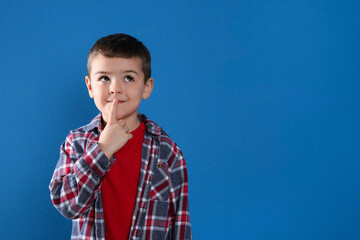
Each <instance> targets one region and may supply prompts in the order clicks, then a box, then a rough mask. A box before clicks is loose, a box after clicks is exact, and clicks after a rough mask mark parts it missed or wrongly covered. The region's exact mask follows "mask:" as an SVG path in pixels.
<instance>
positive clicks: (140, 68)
mask: <svg viewBox="0 0 360 240" xmlns="http://www.w3.org/2000/svg"><path fill="white" fill-rule="evenodd" d="M150 74H151V70H150V54H149V51H148V50H147V49H146V47H145V46H144V45H143V44H142V43H141V42H139V41H138V40H136V39H135V38H133V37H131V36H129V35H125V34H114V35H110V36H107V37H103V38H101V39H99V40H98V41H97V42H96V43H95V45H94V46H93V47H92V48H91V50H90V53H89V57H88V75H87V76H86V77H85V81H86V86H87V88H88V91H89V95H90V97H91V98H94V102H95V105H96V107H97V108H98V109H99V110H100V111H101V113H102V117H103V120H104V122H105V124H106V123H107V122H108V119H109V116H110V110H111V105H112V103H113V102H114V101H116V102H117V106H116V109H115V110H114V114H115V117H116V119H117V120H120V119H123V120H125V121H126V124H127V125H128V126H129V128H130V129H131V126H136V125H137V123H138V119H137V113H138V108H139V105H140V103H141V100H142V99H147V98H148V97H149V96H150V94H151V92H152V89H153V86H154V80H153V79H152V78H151V77H150Z"/></svg>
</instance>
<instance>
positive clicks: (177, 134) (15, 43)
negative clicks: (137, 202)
mask: <svg viewBox="0 0 360 240" xmlns="http://www.w3.org/2000/svg"><path fill="white" fill-rule="evenodd" d="M59 2H62V3H59ZM93 2H95V1H83V0H80V1H52V3H50V1H1V3H0V49H1V58H0V69H1V73H0V79H1V88H0V89H1V94H0V103H1V104H0V107H1V115H0V124H1V133H2V137H1V138H0V146H1V151H0V161H1V168H0V179H1V184H0V192H1V198H0V212H1V214H0V228H1V230H0V238H1V239H11V240H13V239H69V236H70V230H71V222H70V221H69V220H67V219H65V218H63V217H62V216H61V215H60V214H59V213H58V212H57V211H56V210H55V208H54V207H53V206H52V204H51V201H50V197H49V190H48V184H49V181H50V178H51V175H52V172H53V170H54V168H55V165H56V162H57V160H58V153H59V146H60V144H61V143H62V141H63V140H64V139H65V137H66V135H67V134H68V132H69V130H70V129H74V128H76V127H79V126H81V125H84V124H85V123H87V122H89V121H90V120H91V119H92V118H93V117H94V116H95V115H96V114H97V109H96V108H95V106H94V104H93V102H92V100H91V99H90V98H89V97H88V94H87V91H86V87H85V80H84V76H85V75H86V57H87V54H88V51H89V49H90V47H91V46H92V45H93V44H94V43H95V41H96V40H97V39H98V38H100V37H102V36H105V35H108V34H111V33H116V32H125V33H129V34H131V35H134V36H135V37H137V38H139V39H140V40H142V41H143V42H144V43H145V45H147V46H148V48H149V49H150V52H151V53H152V57H153V64H152V67H153V77H154V79H155V89H154V92H153V94H152V96H151V97H150V99H148V100H147V101H146V102H144V103H143V105H142V107H141V111H142V112H143V113H145V114H146V115H148V116H149V117H150V118H151V119H153V120H154V121H156V122H157V123H159V124H160V125H162V126H163V127H164V129H165V130H166V131H167V132H168V133H169V135H170V136H172V137H173V138H174V139H175V141H176V142H177V143H178V144H179V146H180V147H181V149H182V150H183V152H184V154H185V158H186V160H187V166H188V170H189V181H190V189H189V191H190V201H191V202H190V211H191V218H192V225H193V235H194V238H195V239H245V240H260V239H295V240H297V239H299V240H300V239H326V240H329V239H330V240H331V239H360V227H359V226H360V204H359V203H360V175H359V170H360V143H359V142H360V141H359V140H360V139H359V136H360V127H359V122H360V114H359V110H360V95H359V93H360V67H359V60H360V44H359V42H360V26H359V23H360V14H359V13H360V11H359V9H360V3H359V2H358V1H340V0H339V1H331V0H328V1H325V0H324V1H321V0H319V1H309V0H303V1H280V0H279V1H252V0H243V1H235V0H234V1H221V2H220V1H218V2H212V3H210V2H208V1H177V2H176V3H174V2H175V1H174V2H172V3H169V1H136V3H131V4H130V3H129V2H130V1H96V3H93Z"/></svg>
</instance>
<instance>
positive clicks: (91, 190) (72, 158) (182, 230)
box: [49, 114, 192, 240]
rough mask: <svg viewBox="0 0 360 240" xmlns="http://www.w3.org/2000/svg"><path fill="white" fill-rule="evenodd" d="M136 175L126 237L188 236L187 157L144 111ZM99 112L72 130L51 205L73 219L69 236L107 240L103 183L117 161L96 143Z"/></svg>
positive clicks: (52, 189)
mask: <svg viewBox="0 0 360 240" xmlns="http://www.w3.org/2000/svg"><path fill="white" fill-rule="evenodd" d="M138 117H139V119H140V120H141V121H143V122H144V123H145V126H146V131H145V135H144V141H143V147H142V157H141V168H140V177H139V184H138V191H137V196H136V203H135V208H134V212H133V217H132V224H131V229H130V234H129V239H139V240H140V239H144V240H145V239H146V240H147V239H154V240H158V239H192V234H191V224H190V215H189V206H188V178H187V171H186V166H185V160H184V157H183V155H182V152H181V151H180V149H179V147H178V146H177V145H176V144H175V143H174V141H173V140H172V139H171V138H170V137H169V136H168V135H167V134H166V133H165V132H164V131H163V130H162V129H161V127H159V126H158V125H157V124H156V123H154V122H152V121H151V120H149V119H148V118H146V116H145V115H142V114H139V115H138ZM101 131H102V128H101V114H99V115H98V116H96V117H95V118H94V119H93V120H92V121H91V122H90V123H89V124H88V125H86V126H83V127H81V128H78V129H76V130H73V131H70V133H69V135H68V136H67V138H66V140H65V142H64V143H63V144H62V145H61V147H60V159H59V161H58V163H57V166H56V168H55V171H54V174H53V177H52V179H51V182H50V186H49V188H50V196H51V200H52V202H53V204H54V206H55V207H56V208H57V209H58V210H59V211H60V213H61V214H62V215H64V216H65V217H66V218H69V219H73V222H72V234H71V239H79V240H80V239H89V240H92V239H105V222H104V212H103V205H102V201H101V183H102V180H103V179H104V176H105V173H106V172H107V171H110V169H111V166H112V165H113V164H114V162H115V160H116V159H115V157H114V156H112V157H111V159H110V161H109V160H108V158H107V157H106V156H105V154H104V153H103V152H102V151H101V149H100V147H99V146H98V144H97V141H98V140H99V136H100V133H101Z"/></svg>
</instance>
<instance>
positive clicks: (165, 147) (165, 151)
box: [139, 114, 183, 166]
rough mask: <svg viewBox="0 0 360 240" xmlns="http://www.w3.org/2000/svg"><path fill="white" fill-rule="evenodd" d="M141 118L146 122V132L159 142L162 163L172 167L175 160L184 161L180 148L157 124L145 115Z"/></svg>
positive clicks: (140, 115)
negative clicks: (164, 162)
mask: <svg viewBox="0 0 360 240" xmlns="http://www.w3.org/2000/svg"><path fill="white" fill-rule="evenodd" d="M139 118H140V119H141V120H142V121H144V122H145V127H146V132H147V133H148V134H150V135H153V136H154V137H155V138H156V139H158V140H159V155H160V159H159V160H160V161H166V162H168V164H169V166H170V165H172V163H173V161H174V160H178V159H183V154H182V152H181V150H180V148H179V146H178V145H177V144H176V143H175V141H174V140H173V139H172V138H171V137H170V136H169V135H168V134H167V133H166V132H165V131H164V130H163V129H162V128H161V127H160V126H159V125H158V124H157V123H155V122H154V121H152V120H150V119H148V118H147V117H146V116H145V115H143V114H139Z"/></svg>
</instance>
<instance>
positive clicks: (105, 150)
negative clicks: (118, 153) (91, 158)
mask: <svg viewBox="0 0 360 240" xmlns="http://www.w3.org/2000/svg"><path fill="white" fill-rule="evenodd" d="M98 145H99V147H100V149H101V151H103V153H104V154H105V156H106V157H107V158H108V159H109V160H110V158H111V156H112V155H113V154H114V151H112V150H111V149H109V148H108V147H106V145H105V144H102V143H101V142H98Z"/></svg>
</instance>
